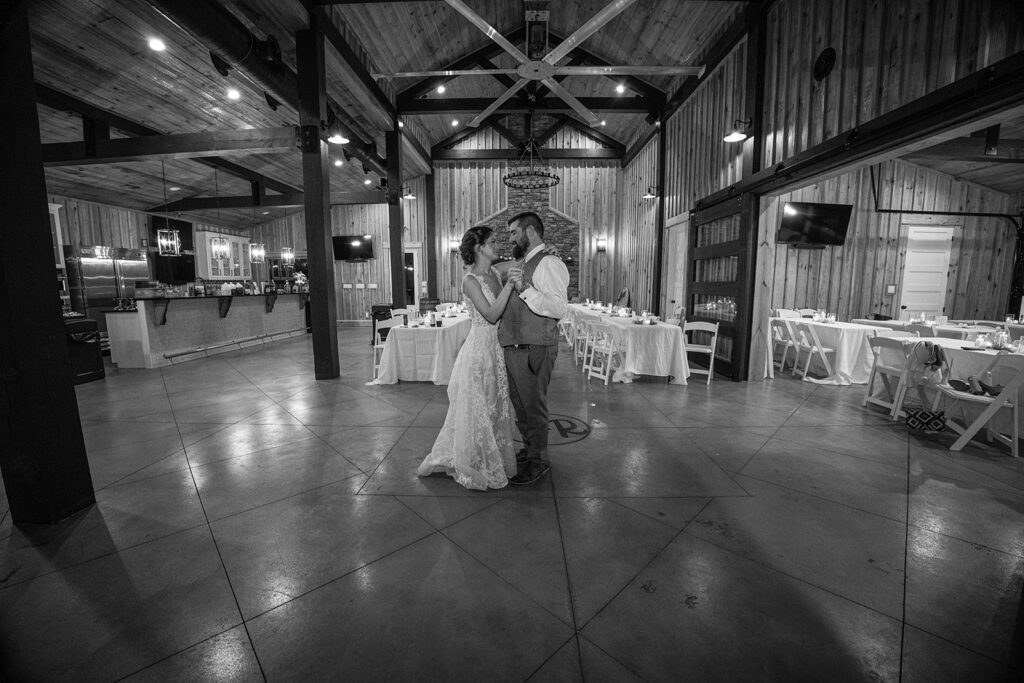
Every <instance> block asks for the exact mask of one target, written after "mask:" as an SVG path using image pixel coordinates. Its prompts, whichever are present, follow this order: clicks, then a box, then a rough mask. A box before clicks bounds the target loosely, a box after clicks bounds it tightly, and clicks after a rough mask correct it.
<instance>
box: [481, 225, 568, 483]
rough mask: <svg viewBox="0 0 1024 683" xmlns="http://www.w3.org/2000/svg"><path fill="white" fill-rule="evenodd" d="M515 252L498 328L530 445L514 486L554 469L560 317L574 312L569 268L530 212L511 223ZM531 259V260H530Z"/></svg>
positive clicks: (520, 423) (512, 392)
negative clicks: (551, 440) (553, 386)
mask: <svg viewBox="0 0 1024 683" xmlns="http://www.w3.org/2000/svg"><path fill="white" fill-rule="evenodd" d="M508 231H509V238H510V239H511V241H512V256H513V258H516V259H520V258H522V259H523V262H522V265H521V266H519V267H516V268H513V269H512V270H511V271H509V280H510V281H511V282H512V284H513V285H515V288H516V291H517V292H518V293H519V295H518V296H515V295H513V296H511V297H509V300H508V305H507V306H506V307H505V312H504V314H502V317H501V324H500V326H499V327H498V343H500V344H501V346H502V348H503V349H504V352H505V367H506V369H507V371H508V387H509V395H510V397H511V399H512V406H513V407H514V408H515V411H516V426H517V427H519V432H520V434H522V436H523V441H524V442H525V444H526V447H525V448H523V449H522V450H521V451H520V452H519V453H517V454H516V464H517V466H518V468H517V469H518V472H517V474H516V476H514V477H512V479H511V480H510V481H511V482H512V483H513V484H532V483H533V482H535V481H537V480H538V479H540V478H541V477H543V476H544V475H545V474H547V473H548V470H549V469H550V466H549V464H548V382H549V381H550V380H551V370H552V369H553V368H554V366H555V358H556V357H557V356H558V321H559V320H561V319H562V318H563V317H565V314H566V312H567V311H568V302H567V299H568V288H569V270H568V269H567V268H566V267H565V264H564V263H562V260H561V259H559V258H558V257H556V256H551V255H549V254H545V253H544V225H543V224H542V223H541V220H540V216H538V215H537V214H535V213H533V212H530V211H527V212H524V213H521V214H519V215H517V216H515V217H513V218H512V219H511V220H510V221H509V222H508ZM524 257H525V258H524Z"/></svg>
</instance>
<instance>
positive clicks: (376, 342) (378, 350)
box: [373, 318, 403, 379]
mask: <svg viewBox="0 0 1024 683" xmlns="http://www.w3.org/2000/svg"><path fill="white" fill-rule="evenodd" d="M402 322H403V321H402V318H388V319H387V320H380V321H378V322H377V329H376V330H375V331H374V333H373V336H374V339H373V379H377V375H378V373H379V372H380V359H381V358H382V357H383V356H384V343H385V342H386V341H387V340H386V337H387V335H386V334H381V331H382V330H387V329H390V328H392V327H397V326H398V325H401V324H402Z"/></svg>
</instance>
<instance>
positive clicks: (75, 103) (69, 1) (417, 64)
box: [29, 0, 745, 227]
mask: <svg viewBox="0 0 1024 683" xmlns="http://www.w3.org/2000/svg"><path fill="white" fill-rule="evenodd" d="M531 2H532V0H531ZM609 2H610V0H550V2H547V3H541V6H543V5H547V6H548V9H549V13H550V19H549V22H548V32H549V41H550V43H551V46H552V47H554V46H555V45H557V44H559V43H560V42H561V41H562V40H563V39H565V38H566V37H568V36H570V35H571V34H572V33H573V32H574V31H575V30H576V29H577V28H578V27H579V26H580V25H582V24H584V23H585V22H587V21H588V20H589V19H591V18H592V17H594V16H595V15H597V14H598V13H599V12H601V11H602V10H604V9H605V8H606V7H607V6H608V5H609ZM616 2H620V3H621V2H623V0H616ZM532 4H533V5H537V3H536V2H533V3H532ZM612 4H615V3H614V2H613V3H612ZM625 5H628V6H627V7H626V9H624V10H623V11H621V12H620V13H618V14H617V15H615V16H614V17H613V18H611V19H610V21H608V22H607V23H606V24H604V25H603V26H602V27H601V28H600V29H599V30H597V31H596V32H595V33H594V34H593V35H591V36H589V37H588V38H587V39H586V40H584V41H581V42H580V43H579V44H578V45H577V46H576V47H577V49H576V50H575V51H572V52H569V54H568V55H567V56H566V57H565V58H564V59H563V60H562V62H561V63H565V64H577V65H595V64H616V65H634V66H636V65H677V66H685V65H696V64H697V63H698V62H697V60H698V59H699V58H700V57H701V56H702V55H703V54H704V53H705V52H706V51H707V49H708V47H709V45H710V44H712V43H713V42H714V40H715V39H716V38H717V37H718V35H719V34H720V33H721V32H722V31H723V30H724V29H725V28H726V27H727V26H728V25H729V23H730V22H731V21H732V20H733V19H734V18H735V17H736V16H737V14H738V12H740V11H741V10H742V7H743V6H744V5H745V3H743V2H725V1H720V0H718V1H712V2H688V1H687V2H677V1H676V0H638V1H636V2H630V0H626V1H625ZM465 7H466V8H468V10H469V11H470V12H472V13H475V14H476V15H478V16H479V17H481V18H483V19H485V20H486V22H488V23H489V24H490V25H491V26H493V27H494V29H495V30H496V32H498V33H500V34H502V35H509V36H511V37H512V38H513V39H517V40H515V41H514V42H515V44H516V46H517V47H518V48H519V49H525V48H524V42H525V41H524V40H523V38H522V35H523V34H524V33H525V30H524V28H525V22H526V19H525V16H526V15H525V12H524V7H525V6H524V3H523V2H522V1H521V0H465ZM29 11H30V26H31V31H32V43H33V60H34V65H35V78H36V82H37V101H38V102H39V115H40V116H39V118H40V131H41V134H42V140H43V143H44V144H47V145H51V143H78V145H77V146H75V145H71V144H66V145H64V146H63V147H60V148H58V147H56V146H52V145H51V146H50V147H48V149H47V151H46V158H47V159H48V164H47V169H46V177H47V183H48V188H49V191H50V192H51V193H53V194H57V195H64V196H70V197H76V198H81V199H88V200H92V201H96V202H100V203H106V204H112V205H116V206H123V207H128V208H134V209H140V210H149V209H154V208H156V207H159V206H161V205H164V204H165V203H166V204H168V205H169V206H171V207H175V206H182V205H183V203H182V200H185V199H203V198H205V199H206V200H207V201H206V203H205V205H201V206H200V208H196V207H197V206H198V205H200V202H196V201H193V202H191V203H185V204H184V206H188V207H191V209H190V210H187V211H183V212H182V217H183V218H185V219H187V220H193V221H199V222H209V223H214V224H221V225H228V226H235V227H249V226H250V225H252V224H253V223H254V222H263V221H266V220H270V219H273V218H276V217H279V216H281V215H284V214H287V213H290V212H292V211H295V210H297V207H295V206H292V205H287V206H275V204H282V203H283V204H288V203H289V198H294V197H295V196H296V195H295V194H294V193H295V192H296V191H301V188H302V170H301V154H300V153H299V151H298V149H297V148H296V147H295V146H294V145H293V144H289V140H288V139H287V138H288V136H287V132H288V131H289V130H292V129H293V127H294V126H295V125H296V124H297V123H298V112H297V103H296V102H295V101H294V98H289V97H287V96H282V88H281V86H282V82H281V74H282V73H283V74H284V80H285V81H287V80H288V79H287V77H288V75H289V74H290V75H291V77H292V78H293V79H294V74H295V72H296V55H295V32H296V31H298V30H301V29H304V28H308V27H309V25H310V19H311V17H312V19H313V20H314V21H315V22H317V23H318V25H319V26H320V27H322V28H324V29H325V33H326V34H327V37H328V40H327V43H326V44H327V47H326V64H327V94H328V98H329V101H330V102H331V103H332V105H333V108H334V110H335V111H336V112H337V114H338V121H339V123H341V124H342V129H343V130H344V131H345V134H346V135H347V136H348V137H349V138H350V139H351V142H350V143H349V144H347V145H344V146H343V147H333V146H332V148H331V149H332V154H333V155H334V157H335V158H336V159H337V160H341V161H342V162H343V165H342V166H340V167H335V166H332V167H331V191H332V197H335V198H336V199H337V200H338V201H348V200H358V199H359V198H360V197H363V196H365V195H364V194H360V193H365V192H366V191H367V190H374V189H376V188H377V186H378V183H379V180H380V173H381V172H383V169H384V161H385V160H384V150H385V145H384V134H385V132H386V131H387V130H389V129H390V128H391V126H392V114H394V113H396V111H397V114H398V115H399V116H400V117H401V119H402V121H403V123H404V124H405V127H404V132H405V133H406V137H407V138H408V139H409V142H408V143H407V144H406V146H405V149H404V150H403V159H404V161H403V164H404V169H403V172H404V176H405V177H406V178H408V177H415V176H421V175H424V174H426V173H428V172H429V158H428V157H429V154H430V148H431V146H433V145H435V144H437V143H439V142H442V141H444V140H445V139H446V138H448V137H449V136H451V135H452V134H453V133H455V132H457V131H458V130H460V129H461V128H464V127H465V123H466V122H467V121H469V120H470V119H472V117H473V116H474V115H476V114H478V113H480V112H479V108H482V107H485V106H486V105H487V103H489V102H490V101H492V100H493V99H494V98H495V97H498V96H499V95H501V94H502V93H503V92H505V90H506V89H507V84H508V83H509V82H512V81H514V80H516V77H515V76H513V77H512V78H511V79H510V78H509V77H508V76H499V77H495V76H479V75H471V76H460V77H457V78H454V79H441V80H443V81H444V83H445V85H446V87H447V92H446V93H445V94H444V95H438V94H437V93H436V91H435V90H434V86H435V85H436V82H435V81H432V80H430V79H423V78H389V77H379V78H376V79H374V78H372V77H371V76H370V74H377V73H393V72H400V71H423V70H437V69H444V68H449V67H451V66H452V65H458V64H459V63H460V60H462V61H463V62H465V61H466V58H467V57H470V58H472V59H471V60H470V62H469V66H468V67H463V68H480V67H482V66H483V67H489V68H512V67H514V65H515V61H514V60H513V58H512V57H511V56H510V55H509V54H508V53H507V52H505V51H503V50H502V49H501V48H500V47H499V46H498V45H496V44H495V42H493V41H492V40H491V39H489V38H488V36H487V35H485V33H484V31H482V30H481V29H480V28H478V27H477V26H474V25H473V24H472V23H471V22H470V21H468V20H467V18H466V16H464V15H463V14H460V13H459V12H458V11H456V9H455V8H453V6H451V5H450V4H448V3H446V2H444V1H442V0H419V1H414V2H338V3H330V2H321V1H319V0H151V1H148V2H143V1H139V0H35V1H34V2H32V3H30V6H29ZM229 29H230V30H229ZM236 34H237V35H236ZM247 34H251V35H252V36H253V38H254V41H255V42H253V43H252V44H251V46H252V51H253V54H256V57H255V58H253V57H252V55H248V56H247V55H244V54H238V52H245V51H246V50H248V49H249V46H250V44H249V43H245V42H244V41H243V39H245V38H246V35H247ZM152 37H157V38H160V39H161V40H163V42H164V43H165V45H166V49H165V50H164V51H162V52H157V51H154V50H151V49H150V48H149V47H147V42H148V41H149V39H150V38H152ZM232 41H234V42H232ZM278 49H279V55H280V56H279V59H277V54H278V52H277V50H278ZM211 52H212V53H213V54H215V55H216V56H217V57H218V58H219V60H216V59H213V58H212V57H211ZM243 57H245V59H243ZM218 61H220V62H222V63H221V64H220V65H219V66H220V70H218V64H217V63H216V62H218ZM261 62H262V63H261ZM225 63H226V64H225ZM265 63H272V64H271V66H272V67H273V69H271V71H273V70H274V69H276V72H274V73H271V75H270V76H269V77H268V76H267V73H265V72H266V68H265V67H266V64H265ZM225 66H226V67H227V68H224V67H225ZM224 73H226V75H223V74H224ZM274 78H277V80H274ZM685 78H686V76H685V75H677V76H663V75H662V76H649V77H648V76H644V77H640V78H639V79H635V78H629V77H621V76H617V77H615V78H610V77H606V76H569V77H566V78H564V79H559V80H560V81H561V86H562V87H564V88H565V89H566V90H567V91H568V92H570V93H571V94H572V95H573V96H574V97H577V98H581V99H583V100H584V101H586V102H588V103H590V102H594V103H596V104H597V105H600V108H598V107H595V108H594V112H595V114H597V115H598V116H599V117H600V118H601V119H603V120H604V122H605V125H603V126H600V125H599V124H598V126H595V128H594V132H595V135H597V136H601V135H604V136H607V137H608V138H609V139H610V140H611V141H612V142H618V143H620V144H622V145H624V144H626V143H627V142H628V141H629V139H630V137H631V136H633V135H635V134H636V133H637V132H638V131H640V130H641V129H644V128H645V127H646V126H647V125H649V124H648V123H645V119H647V120H648V121H649V120H650V119H649V118H648V116H649V114H650V112H651V111H656V109H657V107H658V106H660V104H661V102H659V98H664V97H667V96H670V95H671V94H672V93H673V92H674V91H675V90H676V89H677V88H678V87H679V85H680V84H681V83H682V82H683V81H684V79H685ZM293 83H294V80H293V81H292V82H291V84H289V83H284V90H288V88H289V87H290V88H294V85H293ZM618 83H625V84H626V85H627V89H626V91H625V92H624V93H617V92H616V91H615V86H616V85H617V84H618ZM428 86H429V88H428ZM536 86H540V84H539V83H537V82H532V83H530V85H529V87H527V88H524V89H523V90H522V91H521V92H520V93H519V94H518V95H517V96H515V97H512V98H510V99H509V101H508V102H507V103H506V105H505V108H507V110H508V111H505V110H504V109H502V110H499V111H497V112H496V114H495V117H496V118H495V119H494V120H497V121H500V122H503V123H504V124H505V125H507V127H508V128H515V127H516V125H518V127H519V128H520V129H521V128H522V121H519V122H518V123H517V124H516V125H513V122H512V121H510V120H509V117H522V116H523V115H524V114H526V113H528V110H529V109H533V110H536V112H537V113H538V114H547V115H552V114H557V115H568V116H572V117H574V118H578V117H577V114H576V113H575V112H573V110H572V109H571V108H570V107H569V106H568V105H566V104H565V102H563V101H562V100H560V99H558V98H556V97H552V96H551V95H550V93H548V94H547V95H545V92H546V90H547V89H546V88H543V86H541V88H540V91H539V92H537V89H536ZM229 88H235V89H237V90H238V92H239V95H240V96H239V98H238V99H237V100H231V99H228V97H227V94H226V93H227V90H228V89H229ZM424 88H428V90H427V93H426V95H425V96H423V97H416V96H415V95H416V94H417V93H418V92H419V91H420V90H423V89H424ZM396 102H397V103H399V104H400V106H399V108H398V109H397V110H396V109H395V104H396ZM453 118H458V119H459V120H460V123H459V125H457V126H454V127H453V125H452V120H453ZM581 125H584V124H581ZM275 128H277V129H280V130H279V131H276V132H275V131H273V130H271V129H275ZM231 131H251V134H250V135H249V136H248V137H246V136H245V135H235V136H234V137H231V136H228V135H226V134H228V133H230V132H231ZM198 133H205V134H208V135H209V137H210V139H205V138H204V139H199V140H195V141H193V140H191V139H189V141H188V142H189V144H190V145H192V146H188V145H186V147H188V149H189V150H191V151H187V152H180V153H178V154H163V155H159V154H157V152H158V151H159V148H158V145H157V143H155V142H153V141H146V140H139V139H138V138H144V137H152V136H166V135H181V134H198ZM107 137H109V138H111V143H107V142H106V141H105V139H106V138H107ZM228 137H231V141H230V143H225V140H226V138H228ZM125 138H132V140H122V139H125ZM271 138H273V140H271ZM179 140H180V139H179ZM97 141H98V142H97ZM218 144H221V145H224V146H222V147H219V148H218V149H225V147H231V150H230V151H218V152H216V153H214V152H211V151H209V149H208V148H210V147H216V146H217V145H218ZM97 146H98V148H99V150H100V151H99V153H97V152H96V149H97ZM175 148H176V149H181V147H175ZM342 149H344V152H343V153H342V151H341V150H342ZM90 150H91V151H90ZM90 155H92V156H94V157H99V158H102V159H115V161H113V162H106V163H96V162H97V160H98V159H96V158H88V159H87V158H86V157H87V156H90ZM366 180H370V184H369V185H366V184H364V183H365V181H366ZM254 183H256V185H254ZM260 186H262V187H263V188H264V189H263V190H262V197H263V199H262V201H261V205H260V206H258V207H255V208H254V207H251V206H249V205H248V203H245V204H246V205H245V206H244V207H243V208H236V207H237V206H240V205H241V204H243V203H244V202H243V199H242V198H244V197H245V196H246V195H251V194H252V193H253V191H254V189H253V188H254V187H256V188H257V190H256V192H257V193H259V190H258V188H259V187H260ZM218 197H219V198H220V199H219V200H218V199H216V198H218ZM353 198H354V199H353Z"/></svg>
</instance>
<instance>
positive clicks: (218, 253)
mask: <svg viewBox="0 0 1024 683" xmlns="http://www.w3.org/2000/svg"><path fill="white" fill-rule="evenodd" d="M228 253H229V252H228V241H227V240H226V239H224V238H223V237H211V238H210V256H211V257H213V258H215V259H217V260H218V261H223V260H224V259H226V258H227V257H228Z"/></svg>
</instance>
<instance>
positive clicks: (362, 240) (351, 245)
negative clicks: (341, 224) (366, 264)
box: [334, 235, 373, 261]
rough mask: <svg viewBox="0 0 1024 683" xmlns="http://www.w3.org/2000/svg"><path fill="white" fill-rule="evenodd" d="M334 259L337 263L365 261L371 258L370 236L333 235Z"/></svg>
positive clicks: (371, 244) (371, 245)
mask: <svg viewBox="0 0 1024 683" xmlns="http://www.w3.org/2000/svg"><path fill="white" fill-rule="evenodd" d="M334 258H335V260H337V261H366V260H367V259H372V258H373V237H372V236H371V235H335V236H334Z"/></svg>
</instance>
